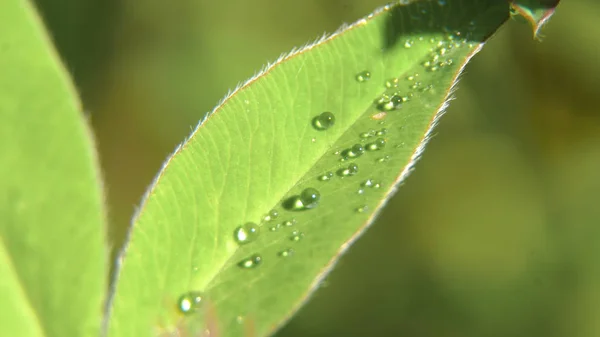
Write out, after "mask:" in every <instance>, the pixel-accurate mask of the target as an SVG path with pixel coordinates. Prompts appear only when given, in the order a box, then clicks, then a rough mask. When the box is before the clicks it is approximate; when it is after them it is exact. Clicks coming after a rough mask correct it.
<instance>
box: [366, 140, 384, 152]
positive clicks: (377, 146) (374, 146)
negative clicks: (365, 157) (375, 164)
mask: <svg viewBox="0 0 600 337" xmlns="http://www.w3.org/2000/svg"><path fill="white" fill-rule="evenodd" d="M384 147H385V139H383V138H377V140H375V141H374V142H372V143H369V144H367V146H365V148H366V149H367V151H377V150H381V149H382V148H384Z"/></svg>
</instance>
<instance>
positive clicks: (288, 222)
mask: <svg viewBox="0 0 600 337" xmlns="http://www.w3.org/2000/svg"><path fill="white" fill-rule="evenodd" d="M295 224H296V219H291V220H287V221H285V222H284V223H283V225H284V226H286V227H292V226H293V225H295Z"/></svg>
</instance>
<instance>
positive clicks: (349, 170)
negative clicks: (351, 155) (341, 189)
mask: <svg viewBox="0 0 600 337" xmlns="http://www.w3.org/2000/svg"><path fill="white" fill-rule="evenodd" d="M356 173H358V165H356V164H350V165H348V167H346V168H341V169H339V170H338V171H337V174H338V175H339V176H340V177H349V176H353V175H355V174H356Z"/></svg>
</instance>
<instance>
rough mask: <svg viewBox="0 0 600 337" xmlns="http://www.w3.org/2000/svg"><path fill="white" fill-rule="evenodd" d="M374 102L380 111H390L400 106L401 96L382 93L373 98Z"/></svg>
mask: <svg viewBox="0 0 600 337" xmlns="http://www.w3.org/2000/svg"><path fill="white" fill-rule="evenodd" d="M375 104H376V105H377V109H379V110H380V111H392V110H395V109H398V108H400V107H401V106H402V96H400V95H398V94H394V95H392V96H391V97H390V96H388V95H385V94H384V95H381V97H379V98H378V99H377V100H375Z"/></svg>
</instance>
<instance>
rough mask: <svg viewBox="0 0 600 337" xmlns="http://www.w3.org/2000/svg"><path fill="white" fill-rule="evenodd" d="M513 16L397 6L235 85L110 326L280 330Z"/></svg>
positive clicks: (483, 8) (120, 289)
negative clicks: (473, 61) (472, 63)
mask: <svg viewBox="0 0 600 337" xmlns="http://www.w3.org/2000/svg"><path fill="white" fill-rule="evenodd" d="M508 17H509V6H508V4H507V2H504V1H488V0H480V1H478V0H468V1H465V0H456V1H437V0H436V1H418V2H412V3H410V4H407V5H391V6H388V7H385V8H382V9H380V10H378V11H376V12H375V13H374V14H372V15H370V16H369V17H367V18H365V19H363V20H360V21H358V22H356V23H355V24H353V25H350V26H348V27H343V28H342V29H340V30H339V31H338V32H337V33H335V34H333V35H331V36H328V37H325V38H323V39H320V40H319V41H317V42H316V43H314V44H311V45H308V46H307V47H305V48H302V49H300V50H297V51H294V52H292V53H291V54H288V55H285V56H284V57H282V58H281V59H279V60H277V61H276V62H275V63H274V64H272V65H270V66H269V67H267V68H266V69H265V70H264V71H262V72H261V73H259V74H258V75H257V76H255V77H254V78H252V79H250V80H249V81H248V82H246V83H245V84H243V85H242V86H240V87H239V88H237V89H236V90H234V91H233V92H232V93H231V94H230V95H228V96H227V97H226V98H225V99H224V100H223V102H222V103H221V104H219V105H218V106H217V107H216V108H215V109H214V111H213V112H212V113H211V114H210V115H209V116H208V117H207V118H206V119H205V120H203V121H202V122H201V123H200V125H199V126H198V127H197V129H196V130H195V131H194V132H193V133H192V135H191V136H190V137H189V139H187V140H186V141H185V142H184V143H183V144H182V145H181V146H180V147H179V148H178V149H177V150H176V151H175V153H174V155H173V156H172V157H171V158H170V159H169V160H168V161H167V162H166V164H165V167H164V169H163V170H162V171H161V172H160V174H159V175H158V177H157V178H156V180H155V182H154V184H153V186H152V187H151V188H150V190H149V191H148V193H147V195H146V197H145V199H144V201H143V204H142V207H141V209H140V211H139V213H138V214H137V216H136V217H135V219H134V223H133V226H132V228H131V232H130V240H129V243H128V246H127V247H125V248H124V251H123V254H122V256H121V259H120V260H119V261H120V262H121V266H120V272H119V273H118V277H117V278H116V280H115V282H116V283H115V290H114V291H115V292H114V295H113V296H112V299H111V305H110V306H111V312H110V313H109V320H108V324H109V326H108V334H109V336H112V337H118V336H147V335H150V334H152V333H153V334H154V335H160V336H172V335H177V334H178V333H181V334H183V335H186V334H187V335H194V336H196V335H201V333H200V332H201V331H204V330H203V329H208V330H210V331H211V333H210V335H211V336H241V335H246V336H264V335H267V334H269V333H272V332H273V331H274V330H276V329H277V327H279V326H281V325H282V324H283V323H284V322H285V321H286V320H287V319H289V317H290V316H291V315H292V314H293V313H294V312H295V311H296V310H297V309H298V308H299V306H301V305H302V303H304V302H305V301H306V300H307V298H308V297H309V295H310V294H311V293H312V292H313V291H314V290H315V288H316V287H317V286H318V285H319V283H320V282H321V280H322V279H323V277H325V275H326V274H327V272H328V271H329V270H330V269H331V268H332V267H333V265H334V263H335V261H336V260H337V259H338V258H339V256H340V254H342V253H343V252H344V251H345V250H346V249H347V248H348V247H349V245H350V244H351V243H352V242H353V241H354V240H355V239H356V238H357V237H358V236H359V235H360V234H361V233H362V232H363V231H364V230H365V229H366V228H367V227H368V225H369V224H371V223H372V221H373V219H374V218H375V216H376V215H377V213H378V211H379V210H380V209H381V208H382V207H383V206H384V205H385V203H386V201H387V200H388V199H389V197H390V196H391V195H392V194H393V192H394V191H395V190H396V189H397V187H398V185H399V184H400V183H401V182H402V181H403V180H404V179H405V178H406V177H407V175H408V174H409V172H410V171H411V170H412V169H413V167H414V164H415V161H416V160H417V159H418V157H419V156H420V155H421V153H422V151H423V149H424V146H425V143H426V142H427V140H428V139H429V138H430V136H431V130H432V127H433V126H434V125H435V124H436V122H437V121H438V118H439V117H440V116H441V114H442V113H443V111H444V109H445V108H446V106H447V104H448V98H449V95H450V92H451V90H452V88H453V87H454V85H455V84H456V80H457V78H458V76H459V74H460V72H461V70H462V69H463V67H464V65H465V64H466V62H467V61H468V60H469V59H470V58H471V57H472V56H473V55H474V54H475V53H476V52H477V51H479V50H480V48H481V46H482V45H483V42H484V41H485V40H486V39H487V38H488V37H489V36H490V35H492V34H493V33H494V32H495V31H496V30H497V29H498V27H499V26H501V25H502V23H503V22H505V21H506V20H507V19H508ZM324 112H331V113H332V114H333V116H334V118H335V122H334V123H333V125H330V126H329V127H328V128H327V127H324V125H326V124H327V123H328V121H331V118H327V117H328V115H327V114H326V115H322V113H324ZM319 116H321V117H319ZM315 118H317V120H315ZM329 124H331V123H330V122H329ZM315 126H316V127H315ZM357 144H358V145H357ZM359 148H362V149H363V150H362V151H361V150H360V149H359ZM358 154H360V155H358ZM344 156H346V157H348V158H347V159H345V160H343V161H342V159H343V157H344ZM354 156H356V157H355V158H350V157H354ZM353 165H356V167H358V169H357V170H356V167H355V166H353ZM317 192H318V193H317ZM317 196H319V197H317ZM272 210H273V211H275V212H276V213H277V216H275V213H273V214H269V213H270V212H271V211H272ZM249 222H252V223H255V224H257V226H255V225H245V224H247V223H249ZM398 225H400V226H401V225H402V224H398ZM239 226H243V227H241V229H242V230H243V231H242V232H239V231H236V229H238V228H239ZM257 227H258V231H259V232H260V233H259V234H258V235H257V237H256V238H255V239H254V241H253V242H247V243H244V244H238V243H236V240H235V239H234V237H235V236H237V237H238V238H242V239H243V238H246V237H248V238H250V239H252V238H253V236H255V235H256V234H255V233H254V230H255V229H256V228H257ZM248 241H250V240H248ZM373 263H379V262H377V261H373ZM382 267H383V268H385V267H386V266H382ZM389 267H392V268H393V266H389ZM348 296H352V294H348ZM182 299H183V300H184V301H182ZM196 302H198V304H197V305H194V303H196ZM182 305H183V307H184V308H186V310H181V307H182ZM190 307H191V310H187V308H190ZM184 312H185V313H184Z"/></svg>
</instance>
